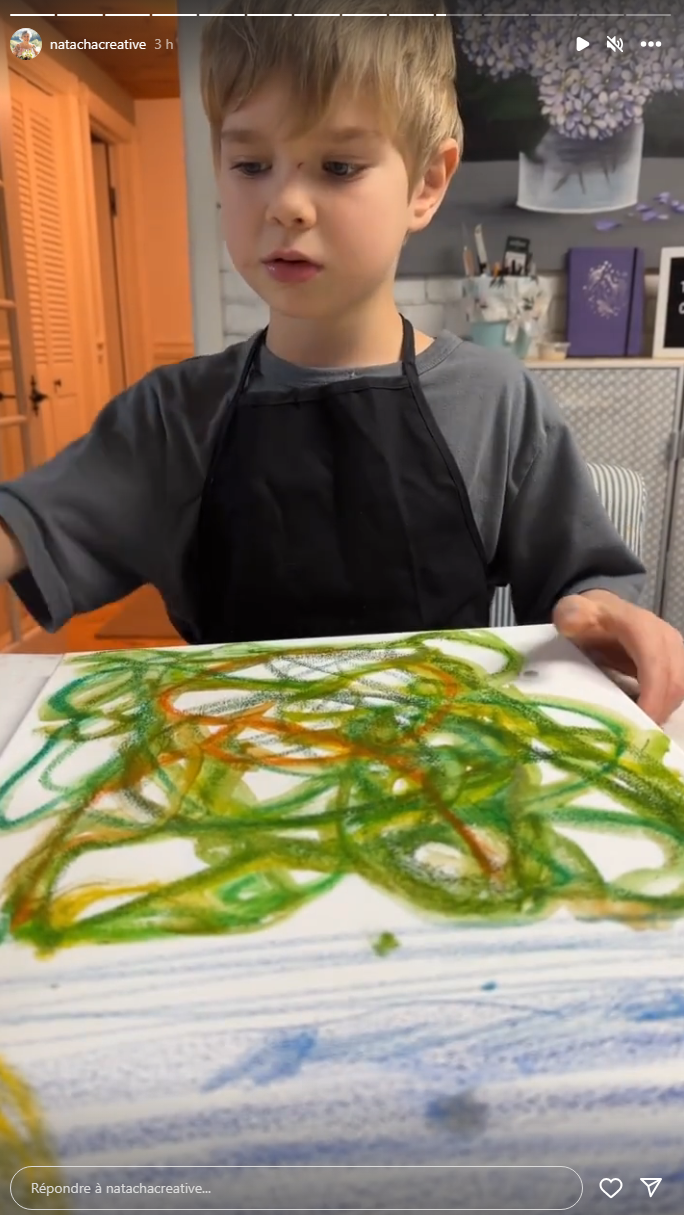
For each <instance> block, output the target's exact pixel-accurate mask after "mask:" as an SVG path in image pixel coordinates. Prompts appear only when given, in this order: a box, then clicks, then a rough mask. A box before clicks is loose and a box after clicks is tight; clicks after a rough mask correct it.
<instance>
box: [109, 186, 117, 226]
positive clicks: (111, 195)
mask: <svg viewBox="0 0 684 1215" xmlns="http://www.w3.org/2000/svg"><path fill="white" fill-rule="evenodd" d="M109 209H110V211H111V213H112V216H113V218H114V219H116V217H117V214H118V212H117V209H116V190H115V189H114V186H110V187H109Z"/></svg>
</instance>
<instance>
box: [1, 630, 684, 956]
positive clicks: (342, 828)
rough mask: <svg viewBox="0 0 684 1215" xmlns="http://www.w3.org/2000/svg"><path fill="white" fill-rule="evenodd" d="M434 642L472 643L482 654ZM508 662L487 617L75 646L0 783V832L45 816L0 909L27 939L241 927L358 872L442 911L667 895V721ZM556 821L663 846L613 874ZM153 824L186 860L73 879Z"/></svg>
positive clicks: (595, 912) (457, 916)
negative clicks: (342, 635) (243, 637)
mask: <svg viewBox="0 0 684 1215" xmlns="http://www.w3.org/2000/svg"><path fill="white" fill-rule="evenodd" d="M451 642H457V643H458V644H459V645H460V646H467V647H470V648H471V652H472V651H473V650H476V648H478V647H479V649H480V650H482V649H484V650H486V651H488V652H489V655H490V659H491V656H492V655H493V656H494V657H495V659H496V660H497V661H498V663H499V669H498V671H497V673H496V674H494V675H492V674H491V673H489V672H488V671H487V670H486V669H485V667H484V666H482V665H480V663H479V662H478V661H477V660H476V659H477V653H476V652H475V653H472V657H469V658H465V657H463V656H461V655H458V654H455V653H454V652H453V647H452V648H451V649H450V648H449V643H451ZM522 663H523V659H522V658H521V656H520V654H518V653H517V652H516V651H515V650H514V649H512V648H511V647H510V646H509V645H507V644H506V643H505V642H504V641H503V640H502V639H501V638H500V637H497V636H496V635H495V634H492V633H490V632H486V631H483V632H466V633H460V632H454V633H444V634H424V635H421V634H418V635H414V636H411V637H409V638H406V639H405V638H399V639H393V640H391V641H379V642H378V641H375V642H363V643H361V642H359V643H358V644H353V645H349V643H348V642H347V643H344V644H340V645H335V644H334V643H333V644H330V643H325V644H322V645H320V646H318V647H316V646H306V647H305V646H301V647H297V646H282V645H280V646H278V645H276V644H272V645H271V644H268V643H263V644H260V645H234V646H220V647H215V648H212V649H197V650H192V649H190V650H182V649H170V650H157V651H133V652H122V651H114V652H111V653H99V654H87V655H79V656H77V657H74V658H72V659H71V660H70V662H69V666H70V667H72V668H73V671H74V678H73V680H72V681H71V682H70V683H69V684H68V685H66V686H63V687H62V688H61V689H60V690H59V691H57V692H55V693H54V694H53V695H52V696H51V697H50V698H49V699H48V700H46V701H45V702H44V703H43V704H42V706H41V709H40V723H41V724H40V731H39V735H38V739H39V741H38V742H37V744H36V750H35V754H33V755H32V757H31V759H30V761H29V762H28V763H25V764H23V765H22V766H20V767H18V768H17V770H16V771H14V772H13V773H12V774H11V775H10V776H9V777H8V778H7V779H6V780H5V781H4V783H3V784H0V834H1V833H3V832H4V833H9V832H17V831H22V830H25V829H26V828H27V827H29V826H35V824H37V823H42V824H44V826H45V833H44V835H43V837H42V838H41V840H40V842H39V843H38V844H35V845H34V846H33V847H32V848H30V849H28V850H27V855H26V857H25V858H24V859H23V860H22V861H21V863H20V864H19V865H17V866H16V868H15V869H14V871H13V872H12V874H11V875H10V877H9V879H8V880H7V882H6V883H5V887H4V891H3V895H2V911H1V913H0V923H1V922H3V921H2V915H3V914H4V922H5V923H6V924H7V926H8V927H7V932H8V934H9V935H10V936H11V937H12V938H13V939H15V940H17V941H25V942H30V943H32V944H33V946H34V947H35V948H36V950H37V951H38V952H41V953H46V952H51V951H53V950H55V949H56V948H58V947H60V946H65V945H72V944H77V943H85V942H91V943H95V942H125V941H141V940H146V939H151V938H159V937H162V936H165V935H169V934H172V935H173V934H177V935H180V934H190V933H204V934H206V933H243V932H249V931H254V930H258V929H262V928H265V927H267V926H268V925H271V924H274V923H276V922H277V921H279V920H281V919H283V918H284V917H287V916H291V915H292V914H293V913H294V912H296V911H297V909H298V908H300V907H302V905H304V904H306V903H310V902H311V901H312V900H314V899H316V898H318V897H319V896H320V895H322V894H323V893H325V892H326V891H329V890H330V889H332V888H333V887H334V886H335V885H336V884H337V883H338V882H340V881H341V880H342V879H343V878H344V877H345V876H346V875H351V874H355V875H357V876H360V877H362V878H363V879H365V880H366V881H367V882H368V883H370V884H371V885H372V886H375V887H376V888H378V889H379V890H381V891H383V892H385V893H386V894H389V895H391V896H392V897H394V898H396V899H398V900H401V901H403V902H404V903H405V904H408V905H409V906H411V907H412V908H413V909H414V910H415V911H417V912H420V913H421V914H423V915H431V916H439V917H447V918H449V919H451V920H453V921H458V922H472V923H487V924H515V923H525V922H528V921H531V920H538V919H540V918H541V917H545V916H548V915H550V914H551V913H552V912H554V911H555V910H557V909H559V908H563V907H565V908H570V909H571V910H572V911H573V913H574V914H575V915H576V916H577V917H580V918H592V919H596V918H610V919H615V920H620V921H622V922H625V923H629V924H632V925H633V926H639V925H646V924H648V925H649V926H653V924H654V923H659V924H664V923H666V922H668V921H671V920H672V919H674V918H676V917H678V916H680V915H681V914H682V911H683V910H684V780H683V779H682V776H681V774H679V773H677V772H675V771H674V770H673V769H671V768H669V767H668V766H667V764H666V763H665V762H664V761H665V757H666V755H667V751H668V748H669V741H668V739H667V738H666V736H665V735H663V734H662V733H661V732H660V731H658V730H655V729H641V728H638V727H635V726H633V725H632V724H630V723H628V722H627V721H623V720H621V719H620V718H619V717H617V716H615V715H613V714H611V713H609V712H604V711H601V710H600V709H597V708H592V707H589V706H587V705H584V704H578V703H576V702H573V701H568V700H563V699H559V698H552V697H544V696H541V695H539V694H535V695H530V694H528V693H525V692H523V691H521V690H519V689H518V688H517V687H515V685H514V683H513V680H514V679H515V678H516V676H518V675H519V674H520V671H521V668H522ZM490 665H491V661H490ZM568 713H571V714H572V717H568ZM102 740H105V743H106V746H105V748H104V750H103V749H102V746H101V743H102ZM98 743H99V749H98ZM93 747H95V748H96V751H95V753H94V754H93V757H92V758H91V749H92V748H93ZM549 765H551V767H550V768H549ZM74 773H75V774H76V775H74ZM29 781H30V782H31V792H30V793H29V792H28V785H29ZM41 789H42V791H43V796H41V794H40V790H41ZM27 803H28V804H27ZM13 805H14V810H12V807H13ZM17 807H19V809H18V810H17ZM17 815H19V817H18V818H17ZM568 829H582V830H583V831H585V832H586V831H589V832H598V833H601V834H602V835H603V837H604V838H605V836H606V835H608V836H612V838H613V839H614V841H615V844H616V846H619V844H620V841H621V840H623V839H626V838H628V839H632V840H635V839H636V840H639V841H644V842H646V841H650V842H652V843H656V844H657V845H658V847H659V849H660V853H661V854H662V859H661V861H660V863H659V864H658V866H657V868H653V867H650V868H648V867H646V866H644V868H642V869H639V870H636V871H632V872H629V873H626V874H623V875H622V876H621V877H619V878H615V879H611V880H608V879H607V878H605V877H604V876H602V874H601V872H600V871H599V869H598V867H597V866H596V865H595V864H594V863H593V862H592V860H591V859H590V857H589V856H588V855H587V852H586V851H585V850H584V848H582V847H581V846H580V845H579V843H577V842H576V841H573V840H572V839H571V838H569V837H568V835H567V834H565V832H566V831H567V830H568ZM169 840H175V841H178V842H181V843H184V844H185V845H186V846H188V845H189V846H190V847H191V849H192V853H193V854H194V857H195V863H194V864H193V865H192V866H189V867H188V868H189V871H188V872H187V873H186V874H185V876H182V877H179V878H173V879H172V878H170V877H169V876H168V875H165V873H164V871H163V867H162V868H161V869H160V872H159V873H156V872H154V870H151V871H150V872H149V874H146V876H145V879H144V880H140V879H135V878H133V877H131V879H130V881H125V882H123V883H122V884H121V885H118V886H117V885H115V884H108V883H105V882H97V883H96V882H93V883H92V884H86V883H83V882H80V883H79V882H76V880H75V879H74V880H71V878H70V870H71V866H72V865H73V863H74V862H75V861H77V860H78V858H80V857H83V856H88V857H89V858H90V860H91V861H93V860H94V859H95V857H96V854H97V853H98V852H100V851H102V850H108V849H113V848H117V849H120V848H126V849H131V851H132V850H133V849H135V848H136V846H138V845H140V844H144V843H151V842H162V841H169ZM125 869H126V867H125V866H124V871H125ZM130 872H131V874H133V873H134V869H133V867H131V869H130ZM104 900H107V902H106V904H105V903H104Z"/></svg>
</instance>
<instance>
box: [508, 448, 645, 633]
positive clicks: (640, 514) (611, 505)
mask: <svg viewBox="0 0 684 1215" xmlns="http://www.w3.org/2000/svg"><path fill="white" fill-rule="evenodd" d="M587 467H588V469H589V472H590V474H591V479H592V481H593V482H594V488H595V490H596V492H597V494H598V496H599V498H600V499H601V501H602V503H603V506H604V508H605V510H606V512H607V514H608V515H609V516H610V518H611V520H612V522H613V524H614V526H615V528H616V530H617V531H618V532H619V533H620V535H621V537H622V539H623V540H624V542H625V544H628V545H629V547H630V548H631V550H632V552H633V553H636V555H637V557H639V558H641V556H642V554H643V546H644V523H645V518H646V484H645V482H644V479H643V477H641V476H640V475H639V473H637V472H634V470H633V469H631V468H620V467H619V466H618V465H616V464H589V465H587ZM489 623H490V626H491V627H492V628H504V627H506V626H508V625H513V624H515V615H514V612H513V603H512V601H511V588H510V587H509V586H498V587H497V588H496V591H495V592H494V598H493V600H492V609H491V615H490V619H489Z"/></svg>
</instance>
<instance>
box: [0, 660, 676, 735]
mask: <svg viewBox="0 0 684 1215" xmlns="http://www.w3.org/2000/svg"><path fill="white" fill-rule="evenodd" d="M60 662H61V656H60V655H59V654H0V751H1V750H2V748H3V747H5V746H6V745H7V743H8V742H9V740H10V738H11V737H12V735H13V734H14V731H15V730H16V729H17V726H18V725H19V723H20V722H21V720H22V718H23V717H24V715H25V714H26V713H27V712H28V710H29V709H30V707H31V705H32V704H33V701H34V700H35V699H36V697H38V696H39V695H40V693H41V691H42V690H43V688H44V687H45V684H46V683H47V681H48V679H49V678H50V676H51V675H52V673H53V671H54V670H55V669H56V668H57V667H58V666H59V663H60ZM664 729H665V733H666V734H667V735H668V736H669V737H670V738H671V739H672V741H673V742H675V743H676V744H677V745H678V746H679V747H681V748H682V749H683V750H684V705H682V706H681V707H680V708H679V709H677V711H676V713H673V715H672V717H671V718H670V720H669V722H667V724H666V725H665V727H664Z"/></svg>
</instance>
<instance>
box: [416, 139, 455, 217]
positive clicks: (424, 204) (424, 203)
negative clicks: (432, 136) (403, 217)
mask: <svg viewBox="0 0 684 1215" xmlns="http://www.w3.org/2000/svg"><path fill="white" fill-rule="evenodd" d="M459 160H460V155H459V150H458V144H457V143H456V140H455V139H448V140H446V142H445V143H443V144H442V146H441V147H440V149H439V151H438V152H437V153H436V154H435V156H434V157H433V159H432V161H431V162H430V164H429V165H428V167H427V169H426V170H425V173H424V174H423V177H422V178H421V180H420V181H419V182H418V185H417V186H416V188H415V190H414V192H413V197H412V199H411V203H410V210H411V219H410V221H409V225H408V229H407V233H408V234H409V235H410V233H412V232H421V231H422V229H423V228H427V226H428V224H429V223H430V220H431V219H432V217H433V216H434V215H435V213H436V212H437V211H438V210H439V208H440V206H441V204H442V202H443V200H444V195H445V194H446V192H447V189H448V187H449V182H450V181H451V179H452V177H453V175H454V173H455V172H456V170H457V168H458V165H459Z"/></svg>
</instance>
